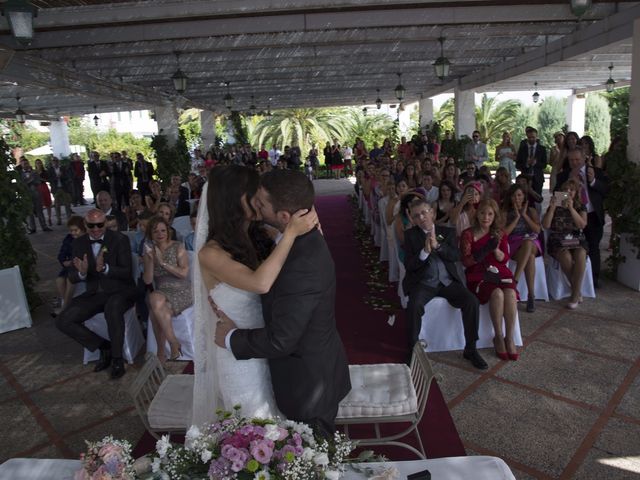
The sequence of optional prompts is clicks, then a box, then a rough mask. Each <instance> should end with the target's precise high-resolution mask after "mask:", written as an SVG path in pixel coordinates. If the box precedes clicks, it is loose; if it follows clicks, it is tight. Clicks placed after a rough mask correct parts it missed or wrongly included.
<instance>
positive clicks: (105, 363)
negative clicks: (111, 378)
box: [93, 349, 111, 372]
mask: <svg viewBox="0 0 640 480" xmlns="http://www.w3.org/2000/svg"><path fill="white" fill-rule="evenodd" d="M110 365H111V350H102V349H100V359H99V360H98V363H96V366H95V367H94V368H93V371H94V372H101V371H102V370H106V369H107V368H109V366H110Z"/></svg>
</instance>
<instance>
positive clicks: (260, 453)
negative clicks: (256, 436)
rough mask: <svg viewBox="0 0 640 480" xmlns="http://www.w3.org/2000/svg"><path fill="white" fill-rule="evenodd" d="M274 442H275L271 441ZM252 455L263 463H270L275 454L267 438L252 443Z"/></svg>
mask: <svg viewBox="0 0 640 480" xmlns="http://www.w3.org/2000/svg"><path fill="white" fill-rule="evenodd" d="M271 443H272V444H273V442H271ZM251 455H253V458H255V459H256V460H257V461H258V462H260V463H262V464H263V465H266V464H268V463H269V462H270V461H271V457H272V456H273V446H270V445H269V442H268V441H267V440H257V441H255V442H252V443H251Z"/></svg>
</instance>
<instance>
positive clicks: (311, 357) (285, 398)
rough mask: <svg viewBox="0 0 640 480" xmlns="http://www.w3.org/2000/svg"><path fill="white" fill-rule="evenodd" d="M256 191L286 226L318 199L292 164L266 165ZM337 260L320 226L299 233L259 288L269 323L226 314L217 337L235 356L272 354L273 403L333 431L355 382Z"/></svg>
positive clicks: (324, 431) (264, 208) (261, 204)
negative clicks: (344, 336)
mask: <svg viewBox="0 0 640 480" xmlns="http://www.w3.org/2000/svg"><path fill="white" fill-rule="evenodd" d="M261 178H262V180H261V187H260V188H259V190H258V192H257V194H256V195H255V196H254V197H253V199H252V201H253V202H254V207H255V208H256V210H257V211H259V212H260V213H261V215H262V218H263V219H264V221H265V222H266V223H268V224H269V225H272V226H273V227H275V228H277V229H278V230H279V231H280V232H283V231H284V229H285V227H286V226H287V224H288V223H289V221H290V219H291V217H292V215H293V213H294V212H296V211H298V210H300V209H310V208H311V207H312V206H313V200H314V191H313V184H312V183H311V181H309V179H308V178H307V177H306V176H305V175H304V174H303V173H302V172H298V171H295V170H273V171H271V172H268V173H265V174H264V175H263V176H262V177H261ZM335 293H336V277H335V267H334V264H333V259H332V258H331V253H330V252H329V248H328V247H327V244H326V242H325V240H324V237H323V236H322V234H321V233H320V232H319V231H318V230H317V229H314V230H312V231H311V232H309V233H307V234H305V235H302V236H300V237H298V238H297V239H296V241H295V243H294V244H293V247H292V248H291V251H290V252H289V256H288V257H287V260H286V262H285V264H284V266H283V267H282V270H281V272H280V275H279V276H278V278H277V279H276V281H275V283H274V284H273V286H272V287H271V290H270V291H269V292H268V293H267V294H265V295H263V296H262V314H263V316H264V321H265V326H264V328H258V329H252V330H250V329H236V328H235V325H234V324H233V322H231V320H229V319H228V318H227V317H226V316H224V315H221V321H220V322H218V324H217V326H216V333H215V341H216V344H217V345H218V346H220V347H223V348H225V347H226V348H228V349H230V350H231V352H232V353H233V354H234V356H235V357H236V358H237V359H238V360H245V359H249V358H266V359H268V360H269V369H270V371H271V382H272V384H273V390H274V394H275V399H276V403H277V405H278V408H279V409H280V411H281V412H282V413H283V414H284V415H285V416H286V417H287V418H288V419H289V420H294V421H298V422H305V423H307V424H309V425H310V426H311V427H312V428H313V430H314V431H315V432H316V434H318V435H321V436H323V437H325V438H332V437H333V433H334V431H335V418H336V415H337V413H338V404H339V402H340V401H341V400H342V399H343V398H344V397H345V396H346V395H347V393H349V391H350V390H351V381H350V378H349V366H348V363H347V357H346V353H345V351H344V346H343V344H342V340H341V339H340V335H339V334H338V331H337V329H336V321H335Z"/></svg>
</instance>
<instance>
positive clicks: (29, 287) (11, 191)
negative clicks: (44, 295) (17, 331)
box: [0, 138, 40, 309]
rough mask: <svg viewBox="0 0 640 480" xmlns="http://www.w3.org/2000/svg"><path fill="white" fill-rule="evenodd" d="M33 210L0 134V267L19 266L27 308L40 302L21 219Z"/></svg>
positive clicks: (31, 251)
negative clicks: (27, 303)
mask: <svg viewBox="0 0 640 480" xmlns="http://www.w3.org/2000/svg"><path fill="white" fill-rule="evenodd" d="M32 210H33V205H32V203H31V194H30V192H29V188H28V187H27V186H26V185H25V184H24V183H23V182H22V181H21V179H20V175H19V173H18V172H17V171H15V170H14V169H13V159H12V157H11V155H10V147H9V145H7V143H6V142H5V141H4V139H2V138H0V212H1V213H0V269H5V268H12V267H13V266H15V265H18V266H19V267H20V275H21V276H22V284H23V285H24V290H25V292H26V294H27V300H28V302H29V306H30V307H31V309H33V308H35V307H36V306H38V305H39V304H40V298H39V297H38V295H37V294H36V292H35V284H36V281H37V280H38V274H37V273H36V261H37V255H36V252H35V250H34V249H33V247H32V246H31V242H30V241H29V240H28V239H27V235H26V231H25V228H24V222H25V220H26V218H27V216H28V215H29V214H30V213H31V211H32Z"/></svg>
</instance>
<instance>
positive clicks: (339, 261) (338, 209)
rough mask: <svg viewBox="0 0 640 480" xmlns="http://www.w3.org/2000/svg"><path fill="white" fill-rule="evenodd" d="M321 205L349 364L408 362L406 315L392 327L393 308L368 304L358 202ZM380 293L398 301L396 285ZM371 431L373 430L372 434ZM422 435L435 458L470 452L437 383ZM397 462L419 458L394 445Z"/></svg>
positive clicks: (325, 200)
mask: <svg viewBox="0 0 640 480" xmlns="http://www.w3.org/2000/svg"><path fill="white" fill-rule="evenodd" d="M316 209H317V210H318V215H319V216H320V222H321V224H322V230H323V232H324V235H325V238H326V240H327V243H328V245H329V248H330V250H331V254H332V255H333V260H334V262H335V265H336V277H337V296H336V318H337V323H338V329H339V331H340V335H341V336H342V340H343V342H344V344H345V347H346V350H347V355H348V357H349V363H352V364H356V363H360V364H367V363H386V362H389V363H399V362H403V361H404V360H405V356H406V347H405V345H406V337H405V326H404V314H403V313H401V312H399V313H398V314H397V315H396V321H395V323H394V325H393V326H390V325H389V324H388V323H387V321H388V318H389V312H388V311H381V310H374V308H372V307H371V306H368V305H367V304H366V303H365V299H367V298H369V297H370V292H369V289H368V288H367V282H370V281H371V280H372V279H371V278H369V276H368V274H367V273H366V271H365V259H363V256H362V255H361V252H360V247H359V243H358V240H357V239H356V228H355V224H354V223H355V222H354V218H353V206H352V203H351V201H350V200H349V199H348V198H347V197H346V196H344V195H341V196H328V197H318V198H317V199H316ZM377 296H379V297H384V298H386V299H388V301H389V303H397V299H398V296H397V294H396V292H395V288H388V289H386V291H384V292H381V293H379V294H378V295H377ZM367 433H368V432H367ZM420 434H421V437H422V441H423V443H424V446H425V449H426V452H427V456H428V457H429V458H437V457H450V456H460V455H465V450H464V447H463V445H462V442H461V441H460V437H459V436H458V432H457V430H456V428H455V425H454V424H453V420H452V419H451V415H450V413H449V409H448V408H447V405H446V403H445V401H444V398H443V397H442V393H441V392H440V389H439V388H438V386H437V385H436V384H435V382H434V385H433V387H432V389H431V393H430V395H429V400H428V402H427V408H426V410H425V415H424V417H423V419H422V422H421V423H420ZM381 453H384V454H385V455H386V456H388V457H389V458H391V459H394V460H400V459H402V460H414V459H415V455H413V454H412V453H410V452H409V451H408V450H404V449H398V448H394V447H389V448H384V450H381Z"/></svg>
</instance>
